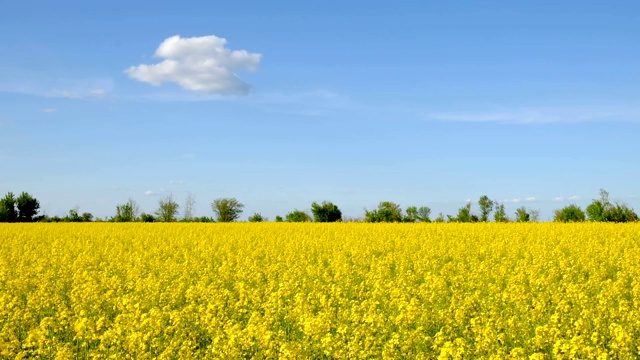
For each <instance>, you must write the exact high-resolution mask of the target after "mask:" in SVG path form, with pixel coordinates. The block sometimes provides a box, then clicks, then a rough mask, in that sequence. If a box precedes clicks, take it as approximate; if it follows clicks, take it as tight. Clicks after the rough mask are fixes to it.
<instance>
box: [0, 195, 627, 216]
mask: <svg viewBox="0 0 640 360" xmlns="http://www.w3.org/2000/svg"><path fill="white" fill-rule="evenodd" d="M477 203H478V207H479V213H474V212H472V211H471V208H472V203H471V202H467V204H465V205H464V206H463V207H461V208H460V209H458V212H457V213H456V215H446V216H445V215H444V214H442V213H440V214H438V216H436V217H435V218H434V219H431V209H430V208H429V207H427V206H420V207H418V206H409V207H407V208H406V210H404V211H403V210H402V207H401V206H400V205H399V204H396V203H394V202H391V201H382V202H380V203H379V204H378V207H377V208H374V209H371V210H368V209H365V210H364V218H362V219H343V217H342V211H341V210H340V209H339V208H338V206H337V205H335V204H334V203H332V202H330V201H323V202H322V203H317V202H313V203H312V204H311V213H310V214H309V213H307V212H305V211H302V210H298V209H295V210H293V211H291V212H289V213H287V214H286V215H285V217H284V218H283V217H282V216H276V217H275V219H274V220H275V221H276V222H285V221H286V222H312V221H313V222H338V221H363V222H372V223H375V222H405V223H411V222H425V223H428V222H459V223H474V222H488V221H491V215H493V221H495V222H537V221H539V220H540V219H539V211H538V210H535V209H530V208H527V207H524V206H521V207H519V208H518V209H516V211H515V213H514V216H513V217H509V216H508V215H507V213H506V211H505V206H504V204H502V203H500V202H498V201H495V200H491V199H490V198H489V197H488V196H486V195H483V196H481V197H480V198H479V199H478V202H477ZM194 206H195V197H194V196H193V195H192V194H189V195H188V196H187V198H186V200H185V203H184V205H183V206H182V208H183V213H182V217H180V216H179V211H180V208H181V206H180V205H179V204H178V203H177V202H176V201H175V200H174V199H173V196H172V195H168V196H166V197H164V198H161V199H160V200H159V201H158V207H157V209H156V210H155V211H154V212H153V213H145V212H140V206H139V205H138V203H137V202H136V201H135V200H133V199H129V200H128V201H127V202H125V203H122V204H118V205H116V209H115V214H114V215H113V216H111V217H109V218H106V219H95V218H94V216H93V215H92V214H91V213H88V212H84V213H79V210H78V209H77V208H74V209H71V210H69V213H68V214H67V215H65V216H63V217H59V216H47V215H38V212H39V209H40V202H39V201H38V200H37V199H36V198H34V197H33V196H31V195H30V194H28V193H26V192H22V193H21V194H20V195H19V196H17V197H16V196H15V195H14V194H13V193H12V192H9V193H7V194H6V195H5V196H4V197H3V198H2V199H0V222H91V221H111V222H175V221H183V222H233V221H238V220H239V219H240V216H241V215H242V213H243V209H244V204H242V203H241V202H239V201H238V200H237V199H235V198H218V199H215V200H213V202H212V203H211V210H212V212H213V215H214V216H213V217H208V216H201V217H196V216H194ZM553 220H554V221H556V222H582V221H598V222H635V221H638V220H639V218H638V215H637V214H636V212H635V211H634V210H633V209H632V208H630V207H628V206H627V205H625V204H620V203H612V202H611V201H610V200H609V193H608V192H607V191H605V190H604V189H601V190H600V197H599V198H598V199H594V200H593V201H592V202H591V204H589V205H588V206H587V207H586V209H585V210H582V209H581V208H580V207H579V206H577V205H575V204H570V205H568V206H565V207H563V208H561V209H557V210H555V211H554V218H553ZM248 221H249V222H263V221H269V219H267V218H266V217H263V216H262V214H260V213H254V214H253V215H251V216H250V217H249V218H248Z"/></svg>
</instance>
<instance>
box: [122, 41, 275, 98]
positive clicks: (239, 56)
mask: <svg viewBox="0 0 640 360" xmlns="http://www.w3.org/2000/svg"><path fill="white" fill-rule="evenodd" d="M226 44H227V40H226V39H224V38H220V37H217V36H215V35H209V36H201V37H191V38H182V37H180V36H179V35H175V36H172V37H170V38H167V39H165V40H164V41H163V42H162V43H161V44H160V46H159V47H158V49H157V50H156V52H155V55H154V56H155V57H158V58H163V59H164V60H163V61H162V62H160V63H157V64H150V65H147V64H141V65H138V66H131V67H129V68H128V69H127V70H125V72H126V73H127V75H129V77H131V78H133V79H136V80H139V81H142V82H146V83H149V84H152V85H155V86H159V85H161V84H162V83H165V82H173V83H177V84H178V85H180V86H181V87H182V88H184V89H187V90H192V91H198V92H206V93H210V94H221V95H227V94H239V95H244V94H247V93H248V92H249V89H250V86H249V84H247V83H245V82H243V81H242V80H240V78H239V77H238V76H237V75H236V72H238V71H255V70H256V69H257V68H258V65H259V64H260V60H261V58H262V55H261V54H256V53H249V52H247V51H246V50H233V51H232V50H229V49H227V48H226V47H225V46H226Z"/></svg>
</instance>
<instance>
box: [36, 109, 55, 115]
mask: <svg viewBox="0 0 640 360" xmlns="http://www.w3.org/2000/svg"><path fill="white" fill-rule="evenodd" d="M40 111H41V112H43V113H47V114H51V113H54V112H56V111H58V109H56V108H46V109H41V110H40Z"/></svg>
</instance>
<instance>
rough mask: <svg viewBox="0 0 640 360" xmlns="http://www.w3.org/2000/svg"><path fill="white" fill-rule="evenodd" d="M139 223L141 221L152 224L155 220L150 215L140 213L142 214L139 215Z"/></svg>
mask: <svg viewBox="0 0 640 360" xmlns="http://www.w3.org/2000/svg"><path fill="white" fill-rule="evenodd" d="M140 221H142V222H154V221H156V218H155V217H154V216H153V215H151V214H147V213H142V214H140Z"/></svg>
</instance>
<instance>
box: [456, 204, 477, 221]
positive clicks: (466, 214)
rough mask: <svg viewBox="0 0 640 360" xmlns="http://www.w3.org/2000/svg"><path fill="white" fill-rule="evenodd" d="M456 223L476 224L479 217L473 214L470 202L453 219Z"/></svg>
mask: <svg viewBox="0 0 640 360" xmlns="http://www.w3.org/2000/svg"><path fill="white" fill-rule="evenodd" d="M452 220H453V221H455V222H463V223H468V222H475V221H477V217H476V216H475V215H472V214H471V203H470V202H468V203H467V204H466V205H465V206H463V207H461V208H460V209H458V215H456V217H455V218H453V219H452Z"/></svg>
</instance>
